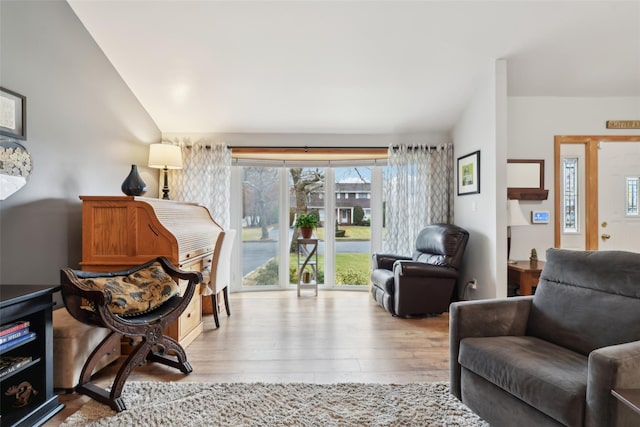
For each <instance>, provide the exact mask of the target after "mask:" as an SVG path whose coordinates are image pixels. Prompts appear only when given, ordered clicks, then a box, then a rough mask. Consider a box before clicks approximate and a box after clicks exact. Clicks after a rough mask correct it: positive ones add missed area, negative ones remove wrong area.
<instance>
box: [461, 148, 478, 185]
mask: <svg viewBox="0 0 640 427" xmlns="http://www.w3.org/2000/svg"><path fill="white" fill-rule="evenodd" d="M476 193H480V150H478V151H475V152H473V153H470V154H467V155H466V156H462V157H458V196H464V195H465V194H476Z"/></svg>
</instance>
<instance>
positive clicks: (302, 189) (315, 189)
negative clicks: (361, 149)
mask: <svg viewBox="0 0 640 427" xmlns="http://www.w3.org/2000/svg"><path fill="white" fill-rule="evenodd" d="M324 181H325V179H324V169H323V168H290V169H289V206H290V212H289V219H290V224H291V229H290V233H289V238H290V241H289V283H290V284H297V283H298V237H299V230H298V229H296V228H295V227H294V226H293V224H294V223H295V218H296V217H297V216H298V215H300V214H312V215H317V217H318V219H319V220H320V225H319V226H318V227H317V228H316V229H315V230H314V232H313V236H312V238H314V239H315V238H317V239H318V240H319V242H318V249H317V250H318V264H317V275H318V284H319V285H321V284H324V255H325V244H324V237H325V230H326V224H325V219H326V215H325V207H324V206H325V203H324V202H325V200H324V199H325V197H324V196H325V185H324Z"/></svg>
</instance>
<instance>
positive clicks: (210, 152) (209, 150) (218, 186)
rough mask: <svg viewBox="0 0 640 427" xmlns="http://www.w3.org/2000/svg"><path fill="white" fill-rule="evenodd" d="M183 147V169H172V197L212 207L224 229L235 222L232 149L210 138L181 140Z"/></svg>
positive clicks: (210, 208)
mask: <svg viewBox="0 0 640 427" xmlns="http://www.w3.org/2000/svg"><path fill="white" fill-rule="evenodd" d="M177 144H178V145H180V147H181V148H182V164H183V166H182V169H180V170H170V171H169V175H170V176H169V182H170V183H171V198H172V199H173V200H180V201H183V202H195V203H199V204H201V205H204V206H206V207H207V208H209V211H210V212H211V216H212V217H213V219H214V220H215V221H216V222H217V223H218V224H220V226H221V227H222V228H223V229H227V228H229V227H230V225H231V191H230V189H231V150H229V149H228V148H227V146H226V145H225V144H221V143H218V144H214V143H212V142H207V141H197V142H195V143H191V141H190V140H189V139H188V138H184V139H183V140H182V141H179V142H177Z"/></svg>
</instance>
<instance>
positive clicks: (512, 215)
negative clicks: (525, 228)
mask: <svg viewBox="0 0 640 427" xmlns="http://www.w3.org/2000/svg"><path fill="white" fill-rule="evenodd" d="M507 203H508V204H507V225H509V226H512V225H529V221H527V218H525V216H524V214H523V213H522V209H520V202H519V201H518V200H508V201H507Z"/></svg>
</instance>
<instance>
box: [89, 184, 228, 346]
mask: <svg viewBox="0 0 640 427" xmlns="http://www.w3.org/2000/svg"><path fill="white" fill-rule="evenodd" d="M80 199H81V200H82V262H81V263H80V268H81V269H82V270H85V271H120V270H126V269H129V268H130V267H134V266H136V265H140V264H143V263H145V262H147V261H149V260H150V259H152V258H155V257H158V256H165V257H167V258H168V259H169V260H170V261H171V262H172V263H173V264H175V265H176V266H178V267H179V268H181V269H183V270H189V271H200V272H203V271H206V270H209V271H210V270H211V269H212V268H215V266H213V265H212V263H213V262H215V261H213V258H214V257H213V255H214V253H216V250H219V246H220V244H221V243H222V239H221V238H220V237H221V236H222V235H223V234H224V231H223V230H222V227H220V225H219V224H218V223H217V222H216V221H215V220H214V219H213V218H212V217H211V214H210V213H209V210H208V209H207V208H206V207H204V206H202V205H198V204H195V203H184V202H176V201H171V200H161V199H152V198H146V197H133V196H80ZM216 258H217V257H216ZM183 286H184V284H183ZM202 286H204V285H203V284H200V285H199V287H198V289H197V290H196V294H195V296H194V297H193V299H192V301H191V304H190V305H189V307H188V308H187V309H186V310H185V311H184V313H183V314H182V316H180V318H179V319H178V321H177V322H176V323H175V324H173V325H172V326H170V327H169V330H168V331H166V332H165V333H166V334H167V335H168V336H170V337H172V338H174V339H175V340H177V341H178V342H179V343H180V344H181V345H182V346H183V347H184V346H187V345H189V344H190V343H191V342H192V341H193V340H194V339H195V338H196V337H197V336H198V335H200V333H201V332H202V329H203V326H202V298H201V293H202V288H201V287H202ZM123 350H125V349H124V348H123Z"/></svg>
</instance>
